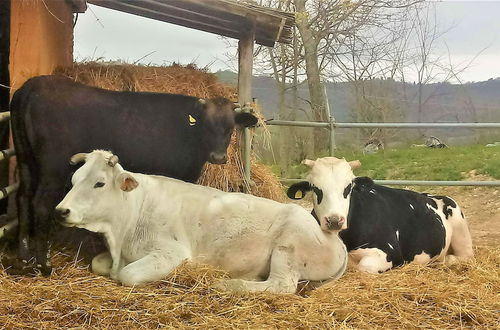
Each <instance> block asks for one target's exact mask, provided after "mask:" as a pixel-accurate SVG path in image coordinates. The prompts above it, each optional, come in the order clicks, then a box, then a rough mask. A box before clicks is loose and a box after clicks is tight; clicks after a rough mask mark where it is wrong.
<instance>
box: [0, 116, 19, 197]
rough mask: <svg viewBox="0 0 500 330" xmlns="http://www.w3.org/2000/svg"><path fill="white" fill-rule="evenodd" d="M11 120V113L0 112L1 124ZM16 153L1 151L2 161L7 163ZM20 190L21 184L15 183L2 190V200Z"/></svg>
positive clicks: (0, 195)
mask: <svg viewBox="0 0 500 330" xmlns="http://www.w3.org/2000/svg"><path fill="white" fill-rule="evenodd" d="M9 118H10V112H8V111H6V112H0V122H4V121H8V120H9ZM15 154H16V151H15V150H14V149H13V148H10V149H5V150H0V161H2V162H3V161H7V160H8V159H9V158H10V157H12V156H14V155H15ZM17 189H19V183H18V182H16V183H13V184H11V185H10V186H7V187H3V188H0V200H2V199H5V198H7V197H8V196H9V195H11V194H12V193H14V192H16V191H17Z"/></svg>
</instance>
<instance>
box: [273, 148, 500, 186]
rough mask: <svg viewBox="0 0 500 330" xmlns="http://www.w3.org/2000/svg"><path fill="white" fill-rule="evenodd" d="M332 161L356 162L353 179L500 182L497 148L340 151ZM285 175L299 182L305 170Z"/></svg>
mask: <svg viewBox="0 0 500 330" xmlns="http://www.w3.org/2000/svg"><path fill="white" fill-rule="evenodd" d="M335 157H345V158H346V159H347V160H354V159H359V160H360V161H361V163H362V166H361V168H360V169H358V170H356V175H358V176H369V177H371V178H374V179H400V180H464V179H465V174H466V173H467V172H470V171H471V170H476V171H477V173H479V174H485V175H488V176H491V177H492V178H495V179H500V146H498V147H490V148H487V147H485V146H484V145H471V146H462V147H450V148H447V149H431V148H408V149H387V150H384V151H380V152H379V153H376V154H369V155H363V153H362V152H358V151H352V150H347V149H341V150H337V151H336V153H335ZM273 169H274V170H275V172H276V173H279V168H277V167H276V166H273ZM289 171H290V175H289V177H290V178H303V177H304V176H305V175H306V173H307V167H306V166H304V165H300V164H294V165H292V166H291V167H290V168H289Z"/></svg>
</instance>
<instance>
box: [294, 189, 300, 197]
mask: <svg viewBox="0 0 500 330" xmlns="http://www.w3.org/2000/svg"><path fill="white" fill-rule="evenodd" d="M295 198H302V190H297V191H296V192H295Z"/></svg>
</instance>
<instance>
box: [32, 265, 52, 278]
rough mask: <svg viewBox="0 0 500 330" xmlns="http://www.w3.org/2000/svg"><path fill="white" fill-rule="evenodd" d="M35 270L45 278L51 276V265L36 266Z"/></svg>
mask: <svg viewBox="0 0 500 330" xmlns="http://www.w3.org/2000/svg"><path fill="white" fill-rule="evenodd" d="M36 269H37V270H38V271H39V272H40V273H41V274H42V275H43V276H45V277H48V276H50V275H51V274H52V265H51V264H50V263H46V264H37V265H36Z"/></svg>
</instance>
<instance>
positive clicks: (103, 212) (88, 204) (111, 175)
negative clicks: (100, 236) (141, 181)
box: [55, 150, 138, 231]
mask: <svg viewBox="0 0 500 330" xmlns="http://www.w3.org/2000/svg"><path fill="white" fill-rule="evenodd" d="M80 161H85V164H84V165H83V166H82V167H80V168H79V169H78V170H77V171H76V172H75V173H74V174H73V177H72V178H71V183H72V184H73V188H71V190H70V191H69V192H68V193H67V194H66V196H65V197H64V199H63V201H62V202H61V203H59V205H57V207H56V210H55V214H56V219H57V220H58V221H59V222H60V223H61V224H62V225H64V226H67V227H80V228H87V229H90V230H92V229H93V230H94V231H96V230H95V229H96V228H97V227H99V226H98V223H102V222H103V221H106V220H107V219H109V218H110V216H109V215H110V214H114V213H116V208H117V207H119V206H118V205H119V204H117V203H118V201H119V200H120V198H121V197H122V196H123V192H124V191H127V192H128V191H131V190H133V189H135V188H136V187H137V185H138V183H137V181H136V180H135V179H134V178H133V177H132V175H131V174H130V173H129V172H126V171H124V170H123V168H122V167H121V165H120V164H118V157H116V156H115V155H113V154H112V153H110V152H108V151H102V150H96V151H93V152H91V153H90V154H76V155H74V156H73V157H71V162H72V163H73V164H75V163H78V162H80Z"/></svg>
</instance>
